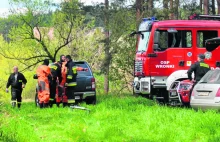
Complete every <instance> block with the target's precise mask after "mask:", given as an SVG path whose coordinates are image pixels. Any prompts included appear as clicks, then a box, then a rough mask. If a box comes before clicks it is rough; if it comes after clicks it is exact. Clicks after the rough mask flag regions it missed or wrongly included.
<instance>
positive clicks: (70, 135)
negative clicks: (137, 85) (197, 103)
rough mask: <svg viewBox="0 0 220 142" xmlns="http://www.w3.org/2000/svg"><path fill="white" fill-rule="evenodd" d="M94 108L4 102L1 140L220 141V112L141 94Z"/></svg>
mask: <svg viewBox="0 0 220 142" xmlns="http://www.w3.org/2000/svg"><path fill="white" fill-rule="evenodd" d="M82 106H85V107H87V108H89V109H90V112H89V111H84V110H72V109H70V108H57V107H54V108H48V109H39V108H36V107H35V106H34V104H33V103H23V105H22V108H21V109H20V110H19V109H12V108H11V106H10V105H9V104H4V105H3V106H0V141H6V142H29V141H30V142H35V141H36V142H39V141H46V142H69V141H70V142H74V141H80V142H97V141H98V142H99V141H105V142H117V141H119V142H121V141H123V142H124V141H125V142H127V141H129V142H148V141H150V142H151V141H155V142H159V141H163V142H169V141H170V142H173V141H179V142H184V141H186V142H187V141H190V142H191V141H192V142H197V141H198V142H203V141H204V142H206V141H220V129H219V127H220V114H218V113H217V112H215V111H207V112H202V111H194V110H192V109H189V108H188V109H187V108H178V107H176V108H174V107H166V106H159V105H157V104H155V103H154V102H151V101H149V100H146V99H145V98H141V97H137V98H135V97H132V96H110V95H109V96H98V104H97V105H96V106H87V105H85V104H82Z"/></svg>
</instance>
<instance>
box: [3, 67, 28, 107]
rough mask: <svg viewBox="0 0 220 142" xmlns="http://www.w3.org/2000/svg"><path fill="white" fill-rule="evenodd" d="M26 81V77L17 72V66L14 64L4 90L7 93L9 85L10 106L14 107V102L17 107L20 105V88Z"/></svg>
mask: <svg viewBox="0 0 220 142" xmlns="http://www.w3.org/2000/svg"><path fill="white" fill-rule="evenodd" d="M26 83H27V80H26V78H25V77H24V75H23V74H22V73H20V72H18V67H17V66H14V68H13V73H12V74H11V75H10V76H9V78H8V82H7V85H6V92H7V93H8V88H9V87H10V86H11V103H12V107H16V102H17V106H18V108H20V107H21V100H22V99H21V98H22V97H21V94H22V90H23V88H24V87H25V85H26Z"/></svg>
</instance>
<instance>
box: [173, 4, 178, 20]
mask: <svg viewBox="0 0 220 142" xmlns="http://www.w3.org/2000/svg"><path fill="white" fill-rule="evenodd" d="M178 10H179V0H175V2H174V19H178V15H179V12H178Z"/></svg>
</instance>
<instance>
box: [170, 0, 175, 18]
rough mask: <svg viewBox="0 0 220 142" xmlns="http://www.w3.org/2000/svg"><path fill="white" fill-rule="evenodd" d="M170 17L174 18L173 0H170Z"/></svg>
mask: <svg viewBox="0 0 220 142" xmlns="http://www.w3.org/2000/svg"><path fill="white" fill-rule="evenodd" d="M170 11H171V12H170V19H174V9H173V0H170Z"/></svg>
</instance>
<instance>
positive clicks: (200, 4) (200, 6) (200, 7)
mask: <svg viewBox="0 0 220 142" xmlns="http://www.w3.org/2000/svg"><path fill="white" fill-rule="evenodd" d="M202 4H203V3H202V0H200V1H199V9H200V12H201V13H202Z"/></svg>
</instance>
